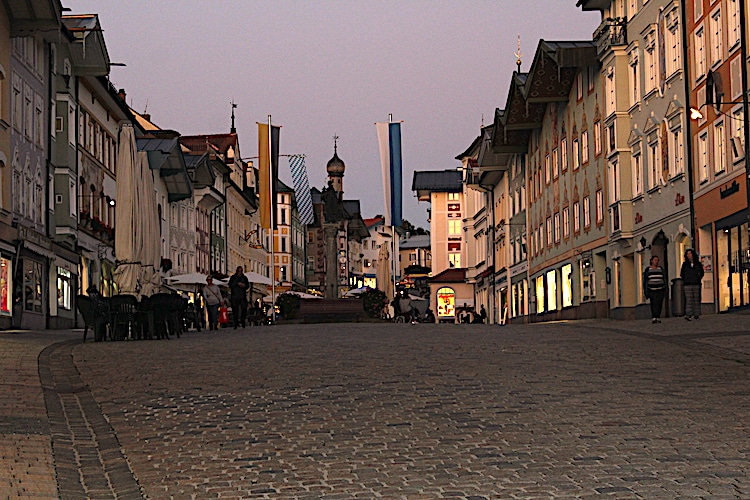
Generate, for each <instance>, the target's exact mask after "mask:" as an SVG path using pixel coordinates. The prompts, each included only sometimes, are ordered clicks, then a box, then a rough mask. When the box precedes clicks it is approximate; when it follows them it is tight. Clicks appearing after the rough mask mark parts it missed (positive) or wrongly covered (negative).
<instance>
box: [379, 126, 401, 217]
mask: <svg viewBox="0 0 750 500" xmlns="http://www.w3.org/2000/svg"><path fill="white" fill-rule="evenodd" d="M375 126H376V127H377V131H378V144H379V146H380V165H381V169H382V174H383V197H384V201H385V225H386V226H400V225H401V217H402V199H401V198H402V193H403V191H402V187H401V183H402V180H401V122H395V123H394V122H382V123H376V124H375Z"/></svg>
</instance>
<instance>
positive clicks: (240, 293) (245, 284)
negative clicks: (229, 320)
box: [229, 266, 250, 330]
mask: <svg viewBox="0 0 750 500" xmlns="http://www.w3.org/2000/svg"><path fill="white" fill-rule="evenodd" d="M248 288H250V282H249V281H248V280H247V276H245V270H244V269H243V268H242V266H237V270H236V271H235V272H234V274H233V275H232V277H231V278H229V291H230V292H231V293H232V314H234V328H235V330H236V329H237V327H238V326H239V325H242V328H245V321H246V320H247V290H248Z"/></svg>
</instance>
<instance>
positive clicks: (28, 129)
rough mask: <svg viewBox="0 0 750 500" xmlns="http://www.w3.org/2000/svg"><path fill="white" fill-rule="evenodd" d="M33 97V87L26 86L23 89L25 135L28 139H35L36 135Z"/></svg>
mask: <svg viewBox="0 0 750 500" xmlns="http://www.w3.org/2000/svg"><path fill="white" fill-rule="evenodd" d="M32 106H33V97H32V92H31V87H29V86H28V85H24V88H23V133H24V135H25V136H26V138H27V139H29V140H32V139H33V133H34V111H33V110H32Z"/></svg>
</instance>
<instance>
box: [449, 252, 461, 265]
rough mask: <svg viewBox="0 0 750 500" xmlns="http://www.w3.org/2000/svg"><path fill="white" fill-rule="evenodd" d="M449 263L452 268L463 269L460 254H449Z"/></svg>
mask: <svg viewBox="0 0 750 500" xmlns="http://www.w3.org/2000/svg"><path fill="white" fill-rule="evenodd" d="M448 263H449V264H450V267H455V268H460V267H461V254H460V253H449V254H448Z"/></svg>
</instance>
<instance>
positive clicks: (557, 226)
mask: <svg viewBox="0 0 750 500" xmlns="http://www.w3.org/2000/svg"><path fill="white" fill-rule="evenodd" d="M554 224H555V228H554V229H555V243H560V212H557V213H555V218H554Z"/></svg>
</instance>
